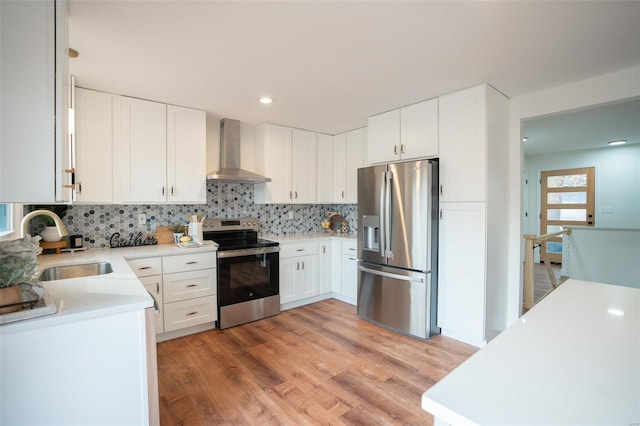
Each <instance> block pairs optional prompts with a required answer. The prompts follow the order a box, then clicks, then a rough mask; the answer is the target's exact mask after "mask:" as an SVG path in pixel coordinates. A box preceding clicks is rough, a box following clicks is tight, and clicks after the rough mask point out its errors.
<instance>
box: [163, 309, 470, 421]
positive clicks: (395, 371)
mask: <svg viewBox="0 0 640 426" xmlns="http://www.w3.org/2000/svg"><path fill="white" fill-rule="evenodd" d="M476 350H477V349H476V348H474V347H473V346H469V345H466V344H464V343H460V342H457V341H455V340H452V339H448V338H446V337H441V336H437V337H435V338H434V339H432V340H430V341H427V342H424V341H421V340H417V339H413V338H410V337H407V336H403V335H399V334H396V333H392V332H390V331H388V330H386V329H384V328H382V327H378V326H376V325H374V324H371V323H369V322H367V321H363V320H361V319H359V318H358V317H357V315H356V311H355V307H354V306H351V305H348V304H346V303H343V302H340V301H337V300H335V299H329V300H325V301H322V302H318V303H314V304H311V305H307V306H304V307H301V308H296V309H292V310H288V311H285V312H282V313H281V314H280V315H278V316H275V317H271V318H267V319H264V320H261V321H256V322H253V323H250V324H245V325H241V326H238V327H234V328H230V329H227V330H223V331H221V330H212V331H207V332H203V333H198V334H194V335H191V336H186V337H183V338H179V339H174V340H170V341H166V342H162V343H159V344H158V370H159V383H160V385H159V386H160V418H161V425H162V426H169V425H222V424H237V425H305V424H314V425H315V424H325V425H340V424H367V425H373V424H410V425H418V424H420V425H429V424H432V423H433V417H432V416H430V415H429V414H427V413H426V412H425V411H423V410H422V409H421V408H420V398H421V396H422V393H423V392H424V391H425V390H426V389H428V388H429V387H431V386H432V385H433V384H434V383H436V382H437V381H438V380H440V379H441V378H443V377H444V376H445V375H446V374H447V373H449V372H450V371H451V370H453V369H454V368H455V367H457V366H458V365H459V364H460V363H462V362H463V361H464V360H466V359H467V358H468V357H469V356H471V355H472V354H473V353H474V352H475V351H476Z"/></svg>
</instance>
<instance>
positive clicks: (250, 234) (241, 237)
mask: <svg viewBox="0 0 640 426" xmlns="http://www.w3.org/2000/svg"><path fill="white" fill-rule="evenodd" d="M203 238H204V239H205V240H210V241H214V242H216V243H217V244H218V251H224V250H239V249H249V248H262V247H276V246H278V245H279V243H278V242H277V241H271V240H265V239H264V238H258V233H257V232H256V231H252V230H238V231H210V232H204V233H203Z"/></svg>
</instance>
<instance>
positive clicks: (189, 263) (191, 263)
mask: <svg viewBox="0 0 640 426" xmlns="http://www.w3.org/2000/svg"><path fill="white" fill-rule="evenodd" d="M196 263H198V262H196V261H195V260H192V261H191V262H187V265H195V264H196Z"/></svg>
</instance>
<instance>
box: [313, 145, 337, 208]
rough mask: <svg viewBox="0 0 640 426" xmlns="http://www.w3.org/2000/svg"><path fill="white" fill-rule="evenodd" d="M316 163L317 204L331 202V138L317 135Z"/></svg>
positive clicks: (332, 176) (332, 174) (332, 178)
mask: <svg viewBox="0 0 640 426" xmlns="http://www.w3.org/2000/svg"><path fill="white" fill-rule="evenodd" d="M316 157H317V159H318V161H317V167H318V169H317V172H318V179H317V180H318V182H317V194H316V196H317V200H318V203H332V202H333V180H334V172H333V170H334V169H333V167H334V165H333V136H330V135H324V134H322V133H320V134H318V149H317V154H316Z"/></svg>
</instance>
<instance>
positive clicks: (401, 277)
mask: <svg viewBox="0 0 640 426" xmlns="http://www.w3.org/2000/svg"><path fill="white" fill-rule="evenodd" d="M360 270H361V271H362V272H366V273H368V274H373V275H379V276H381V277H387V278H393V279H394V280H401V281H410V282H414V283H423V282H424V278H416V277H408V276H406V275H398V274H392V273H390V272H383V271H376V270H375V269H369V268H367V267H365V266H360Z"/></svg>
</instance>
